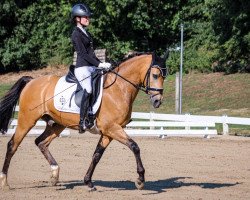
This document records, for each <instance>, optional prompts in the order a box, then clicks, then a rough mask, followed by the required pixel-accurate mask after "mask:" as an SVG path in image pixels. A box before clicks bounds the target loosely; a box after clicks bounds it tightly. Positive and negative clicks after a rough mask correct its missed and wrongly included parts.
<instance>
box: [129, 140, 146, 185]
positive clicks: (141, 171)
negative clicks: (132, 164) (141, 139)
mask: <svg viewBox="0 0 250 200" xmlns="http://www.w3.org/2000/svg"><path fill="white" fill-rule="evenodd" d="M128 147H129V148H130V149H131V151H133V153H134V155H135V159H136V164H137V173H138V174H139V179H140V181H141V182H144V181H145V177H144V175H145V169H144V167H143V164H142V161H141V155H140V148H139V146H138V145H137V144H136V142H135V141H133V140H132V139H130V140H129V142H128Z"/></svg>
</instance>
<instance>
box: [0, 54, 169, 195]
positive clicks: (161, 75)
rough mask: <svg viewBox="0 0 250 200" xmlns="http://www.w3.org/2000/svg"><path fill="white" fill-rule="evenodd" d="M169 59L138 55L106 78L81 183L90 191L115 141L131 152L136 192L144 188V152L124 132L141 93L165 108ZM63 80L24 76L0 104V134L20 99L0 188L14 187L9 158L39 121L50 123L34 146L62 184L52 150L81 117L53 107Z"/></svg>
mask: <svg viewBox="0 0 250 200" xmlns="http://www.w3.org/2000/svg"><path fill="white" fill-rule="evenodd" d="M167 57H168V51H167V52H166V53H165V54H164V56H163V57H160V56H157V55H156V54H155V53H141V54H136V55H134V56H132V57H130V58H128V59H126V60H123V61H122V62H121V63H120V64H119V65H116V67H114V68H113V69H112V70H109V71H108V72H107V73H106V74H105V76H106V80H105V83H104V86H103V88H104V89H103V96H102V101H101V105H100V107H99V110H98V112H97V115H96V126H97V130H98V133H99V134H100V139H99V142H98V143H97V146H96V149H95V152H94V154H93V157H92V161H91V163H90V166H89V168H88V170H87V173H86V175H85V177H84V180H83V181H84V183H85V185H87V188H88V189H89V190H90V191H95V190H96V188H95V186H94V184H93V182H92V175H93V173H94V170H95V167H96V166H97V164H98V162H99V161H100V159H101V157H102V155H103V153H104V151H105V149H106V148H107V147H108V145H109V144H110V143H111V141H112V140H117V141H118V142H120V143H122V144H123V145H126V146H127V147H128V148H129V149H130V150H131V151H132V152H133V154H134V156H135V159H136V164H137V173H138V175H139V177H138V178H137V179H136V181H135V186H136V188H137V189H143V187H144V184H145V169H144V167H143V164H142V160H141V156H140V148H139V146H138V145H137V143H136V142H135V141H134V140H133V139H132V138H131V137H129V136H128V135H127V134H126V132H125V131H124V129H123V128H124V127H125V126H126V125H127V124H128V123H129V122H130V121H131V114H132V104H133V102H134V100H135V98H136V96H137V94H138V92H139V90H142V91H144V92H145V93H146V94H148V96H149V98H150V101H151V104H152V105H153V107H155V108H158V107H159V106H160V105H161V103H162V99H163V84H164V79H165V77H166V74H167V68H166V60H167ZM59 78H60V77H59V76H56V75H47V76H42V77H39V78H35V79H34V78H32V77H30V76H23V77H22V78H20V79H19V80H18V81H17V82H16V83H15V84H14V85H13V86H12V88H11V89H10V90H9V91H8V92H7V94H6V95H5V96H4V97H3V98H2V99H1V102H0V130H1V132H2V133H5V132H6V131H7V130H8V124H9V121H10V119H11V117H12V115H13V113H14V110H15V106H16V104H17V102H18V100H19V113H18V126H17V128H16V130H15V133H14V134H13V136H12V137H11V139H10V140H9V142H8V144H7V151H6V156H5V160H4V164H3V168H2V172H1V173H0V182H1V187H2V189H9V188H10V187H9V184H8V181H7V176H8V169H9V165H10V162H11V158H12V156H13V155H14V154H15V152H16V151H17V148H18V146H19V145H20V143H21V142H22V140H23V139H24V137H25V136H26V135H27V133H28V132H29V131H30V130H31V129H32V127H34V126H35V124H36V122H37V121H38V120H39V119H42V120H44V121H45V122H46V123H47V124H46V128H45V130H44V132H43V133H42V134H41V135H39V136H38V137H37V138H36V139H35V144H36V145H37V146H38V148H39V149H40V151H41V153H42V154H43V155H44V157H45V158H46V160H47V161H48V163H49V165H50V167H51V180H50V181H51V185H52V186H55V185H56V184H57V183H58V180H59V169H60V168H59V165H58V163H57V162H56V160H55V159H54V157H53V156H52V154H51V153H50V151H49V149H48V147H49V145H50V144H51V142H52V140H53V139H55V138H56V137H58V136H59V135H60V133H61V132H62V131H63V130H64V129H65V128H66V127H67V128H71V129H74V130H79V124H78V122H79V114H76V113H68V112H60V111H58V110H56V109H55V107H54V104H53V95H54V89H55V85H56V83H57V81H58V80H59ZM51 122H53V123H51Z"/></svg>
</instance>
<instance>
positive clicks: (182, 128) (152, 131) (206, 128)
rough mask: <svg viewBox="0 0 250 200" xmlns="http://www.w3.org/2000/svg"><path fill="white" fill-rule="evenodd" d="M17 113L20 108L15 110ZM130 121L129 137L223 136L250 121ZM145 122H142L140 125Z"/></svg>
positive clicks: (148, 116)
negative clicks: (220, 131)
mask: <svg viewBox="0 0 250 200" xmlns="http://www.w3.org/2000/svg"><path fill="white" fill-rule="evenodd" d="M15 111H16V112H18V111H19V106H17V107H16V109H15ZM132 119H133V121H132V122H130V123H129V124H128V125H127V126H126V128H125V131H126V132H127V134H128V135H131V136H161V137H164V136H204V137H209V136H213V135H217V130H216V127H215V125H216V124H222V125H223V134H228V133H229V126H228V125H229V124H237V125H250V118H243V117H228V116H202V115H190V114H185V115H176V114H160V113H153V112H151V113H143V112H133V113H132ZM143 120H144V121H143ZM17 125H18V122H17V120H16V119H14V120H12V122H11V124H10V128H9V130H8V132H7V134H10V135H11V134H14V133H15V130H16V127H17ZM45 126H46V122H44V121H40V120H39V121H37V123H36V125H35V127H34V128H33V129H32V130H31V131H30V132H29V135H39V134H41V133H42V132H43V131H44V128H45ZM68 135H70V131H69V129H65V130H64V131H63V132H62V133H61V136H68Z"/></svg>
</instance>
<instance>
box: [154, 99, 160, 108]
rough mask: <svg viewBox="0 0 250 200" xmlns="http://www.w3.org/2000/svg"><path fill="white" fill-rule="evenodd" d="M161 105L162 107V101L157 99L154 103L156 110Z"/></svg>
mask: <svg viewBox="0 0 250 200" xmlns="http://www.w3.org/2000/svg"><path fill="white" fill-rule="evenodd" d="M160 105H161V100H159V99H156V100H155V101H154V103H153V106H154V108H159V106H160Z"/></svg>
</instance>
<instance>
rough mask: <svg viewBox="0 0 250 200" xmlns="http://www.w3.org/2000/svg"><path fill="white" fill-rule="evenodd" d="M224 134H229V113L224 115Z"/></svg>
mask: <svg viewBox="0 0 250 200" xmlns="http://www.w3.org/2000/svg"><path fill="white" fill-rule="evenodd" d="M222 117H223V124H222V126H223V135H228V134H229V127H228V124H227V115H223V116H222Z"/></svg>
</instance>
